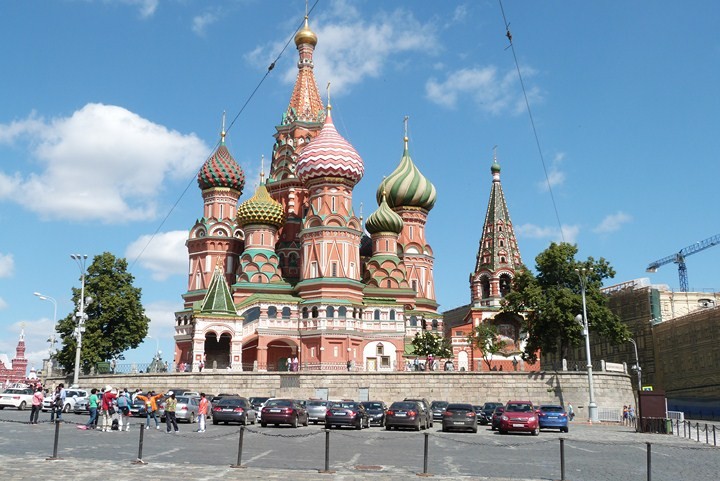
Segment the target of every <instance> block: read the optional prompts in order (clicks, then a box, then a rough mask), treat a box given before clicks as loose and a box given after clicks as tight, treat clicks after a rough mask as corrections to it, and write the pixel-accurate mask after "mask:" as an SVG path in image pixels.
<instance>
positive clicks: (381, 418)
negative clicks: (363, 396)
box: [362, 401, 387, 427]
mask: <svg viewBox="0 0 720 481" xmlns="http://www.w3.org/2000/svg"><path fill="white" fill-rule="evenodd" d="M362 405H363V406H365V411H366V412H367V413H368V418H369V419H370V425H371V426H372V425H373V424H377V425H378V426H380V427H383V426H385V411H387V405H386V404H385V403H384V402H382V401H364V402H363V403H362Z"/></svg>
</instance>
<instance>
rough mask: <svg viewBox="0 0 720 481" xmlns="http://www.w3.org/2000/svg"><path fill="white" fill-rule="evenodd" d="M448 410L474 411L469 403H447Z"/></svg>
mask: <svg viewBox="0 0 720 481" xmlns="http://www.w3.org/2000/svg"><path fill="white" fill-rule="evenodd" d="M447 410H448V411H475V410H474V409H473V407H472V405H471V404H448V407H447Z"/></svg>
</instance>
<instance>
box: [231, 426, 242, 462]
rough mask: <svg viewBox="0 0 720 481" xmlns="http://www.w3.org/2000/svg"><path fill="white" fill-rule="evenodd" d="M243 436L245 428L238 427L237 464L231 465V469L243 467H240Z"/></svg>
mask: <svg viewBox="0 0 720 481" xmlns="http://www.w3.org/2000/svg"><path fill="white" fill-rule="evenodd" d="M244 435H245V426H240V440H239V441H238V457H237V464H231V465H230V467H231V468H244V467H245V466H243V465H242V462H241V460H242V446H243V436H244Z"/></svg>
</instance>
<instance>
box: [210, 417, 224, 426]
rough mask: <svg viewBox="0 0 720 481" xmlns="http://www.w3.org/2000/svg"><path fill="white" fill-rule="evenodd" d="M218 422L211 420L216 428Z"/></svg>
mask: <svg viewBox="0 0 720 481" xmlns="http://www.w3.org/2000/svg"><path fill="white" fill-rule="evenodd" d="M218 422H219V421H215V420H214V419H213V425H215V426H217V425H218ZM225 424H227V423H225Z"/></svg>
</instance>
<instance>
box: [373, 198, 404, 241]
mask: <svg viewBox="0 0 720 481" xmlns="http://www.w3.org/2000/svg"><path fill="white" fill-rule="evenodd" d="M403 224H404V223H403V220H402V218H401V217H400V216H399V215H397V214H396V213H395V212H394V211H393V210H392V209H391V208H390V206H388V204H387V202H386V201H385V196H383V198H382V202H380V207H378V209H377V210H376V211H375V212H373V213H372V214H370V215H369V216H368V218H367V220H366V221H365V228H366V229H367V231H368V232H369V233H371V234H377V233H379V232H394V233H395V234H399V233H400V232H401V231H402V228H403Z"/></svg>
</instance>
